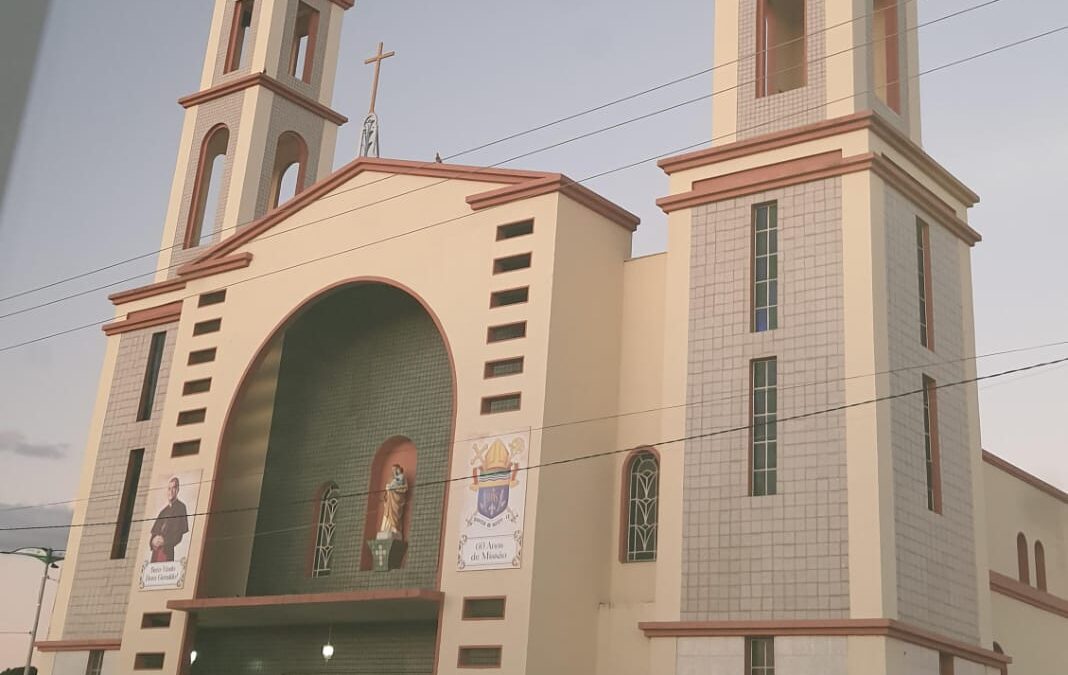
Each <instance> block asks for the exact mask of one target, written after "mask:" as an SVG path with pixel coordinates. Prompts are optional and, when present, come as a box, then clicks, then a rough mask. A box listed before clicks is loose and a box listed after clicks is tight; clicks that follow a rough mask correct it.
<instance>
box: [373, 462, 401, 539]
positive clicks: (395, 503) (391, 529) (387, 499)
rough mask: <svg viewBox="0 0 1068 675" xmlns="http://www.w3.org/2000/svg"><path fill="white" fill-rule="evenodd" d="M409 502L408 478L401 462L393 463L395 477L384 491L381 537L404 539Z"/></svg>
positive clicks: (379, 530) (379, 533) (379, 535)
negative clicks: (406, 511) (405, 512)
mask: <svg viewBox="0 0 1068 675" xmlns="http://www.w3.org/2000/svg"><path fill="white" fill-rule="evenodd" d="M407 503H408V479H407V478H405V477H404V469H403V468H402V467H401V465H400V464H394V465H393V478H392V479H390V481H389V483H387V484H386V490H385V492H383V493H382V525H381V527H379V528H378V538H379V539H387V538H391V539H403V538H404V537H403V531H402V527H403V523H404V507H405V506H406V505H407Z"/></svg>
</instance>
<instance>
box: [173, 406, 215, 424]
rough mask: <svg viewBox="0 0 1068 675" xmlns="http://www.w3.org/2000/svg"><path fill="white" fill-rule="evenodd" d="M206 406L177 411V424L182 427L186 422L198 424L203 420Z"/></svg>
mask: <svg viewBox="0 0 1068 675" xmlns="http://www.w3.org/2000/svg"><path fill="white" fill-rule="evenodd" d="M207 412H208V411H207V409H206V408H197V409H196V410H183V411H182V412H180V413H178V426H180V427H184V426H185V425H187V424H200V423H201V422H203V421H204V417H205V416H206V415H207Z"/></svg>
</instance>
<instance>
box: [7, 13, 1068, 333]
mask: <svg viewBox="0 0 1068 675" xmlns="http://www.w3.org/2000/svg"><path fill="white" fill-rule="evenodd" d="M1065 30H1068V25H1063V26H1059V27H1057V28H1054V29H1051V30H1047V31H1044V32H1042V33H1038V34H1035V35H1031V36H1029V37H1026V38H1022V39H1020V40H1016V41H1013V42H1010V43H1007V44H1004V45H1000V46H998V47H994V48H992V49H988V50H985V51H983V52H979V53H977V54H972V55H970V56H967V57H963V58H960V59H956V60H954V61H951V62H948V63H945V64H942V65H940V66H936V67H934V68H930V69H927V70H924V71H921V72H919V73H916V74H915V75H911V76H909V78H907V79H913V78H919V77H922V76H924V75H929V74H931V73H934V72H938V71H941V70H945V69H947V68H950V67H953V66H958V65H961V64H963V63H967V62H969V61H973V60H975V59H978V58H982V57H984V56H988V55H990V54H994V53H997V52H1000V51H1004V50H1006V49H1010V48H1013V47H1018V46H1020V45H1023V44H1026V43H1029V42H1033V41H1035V40H1038V39H1041V38H1044V37H1048V36H1050V35H1053V34H1056V33H1060V32H1063V31H1065ZM891 84H893V83H891ZM870 93H872V92H871V91H870V90H867V91H862V92H856V93H854V94H850V95H847V96H843V97H840V98H838V99H833V100H829V101H825V102H822V103H819V104H817V105H814V106H811V107H809V108H806V109H803V110H799V111H794V112H791V113H790V114H789V115H786V116H784V117H781V118H777V119H772V120H768V121H765V122H761V123H759V124H757V125H754V126H752V127H748V128H746V129H739V130H736V131H735V132H732V133H731V134H729V135H731V136H733V135H734V134H735V133H737V132H739V131H749V130H754V129H758V128H761V127H764V126H767V125H769V124H773V123H774V122H776V121H782V120H784V119H788V118H790V117H795V116H797V115H801V114H804V113H806V112H810V111H812V110H817V109H819V108H823V107H826V106H829V105H832V104H834V103H840V102H843V101H846V100H849V99H852V98H855V97H857V96H862V95H866V94H870ZM719 138H720V137H714V138H712V139H708V140H704V141H700V142H697V143H693V144H691V145H687V146H685V147H682V148H676V149H674V150H671V151H668V152H666V153H660V154H657V155H654V156H652V157H646V158H643V159H641V160H638V161H635V162H632V163H629V164H625V165H622V166H618V167H615V168H612V169H608V170H605V171H602V172H600V173H596V174H592V175H589V176H586V177H584V178H582V179H580V180H576V181H573V182H574V183H576V184H582V183H586V182H589V181H591V180H595V179H597V178H601V177H604V176H606V175H609V174H612V173H617V172H619V171H624V170H627V169H631V168H634V167H636V166H640V165H642V164H645V163H648V162H650V161H655V160H657V159H661V158H663V157H668V156H671V155H674V154H678V153H681V152H685V151H687V150H691V149H694V148H697V147H700V146H704V145H707V144H708V143H710V142H714V141H716V140H719ZM472 173H477V172H472ZM450 180H454V179H451V178H449V179H443V180H441V181H438V182H435V183H430V184H427V185H422V186H419V187H417V188H413V189H411V190H408V191H405V192H401V193H398V194H396V195H391V196H389V197H386V198H383V199H381V200H378V201H375V202H371V203H368V204H362V205H359V206H356V207H353V208H351V209H347V210H345V211H340V212H338V213H334V214H331V215H329V216H325V217H323V218H319V219H314V220H310V221H307V222H304V223H301V224H299V225H296V226H293V227H290V228H287V229H282V230H278V231H276V232H267V233H265V234H262V235H260V236H259V237H258V240H264V239H269V238H271V237H274V236H279V235H282V234H287V233H289V232H292V231H295V230H298V229H302V228H304V227H308V226H310V225H313V224H316V223H320V222H324V221H327V220H332V219H334V218H338V217H340V216H343V215H347V214H349V213H352V212H355V211H359V210H362V209H364V208H368V207H370V206H375V205H378V204H381V203H384V202H387V201H391V200H393V199H397V198H399V197H403V196H407V195H408V194H411V193H413V192H418V191H421V190H424V189H427V188H430V187H434V186H436V185H440V184H441V183H444V182H448V181H450ZM335 194H336V193H335ZM498 207H499V205H498V206H490V207H487V208H486V209H482V210H481V211H470V212H467V213H463V214H460V215H458V216H456V217H453V218H449V219H446V220H441V221H437V222H434V223H430V224H427V225H424V226H421V227H418V228H415V229H413V230H407V231H404V232H399V233H396V234H393V235H390V236H388V237H384V238H382V239H377V240H373V241H370V242H364V243H363V244H360V245H357V246H354V247H351V248H348V249H344V250H341V251H335V252H332V253H329V254H326V255H323V256H319V257H317V258H313V259H310V260H305V261H300V262H297V263H294V264H293V265H289V266H286V267H281V268H278V269H275V270H271V271H268V272H265V273H263V274H260V275H254V276H251V277H245V278H244V279H240V280H237V281H234V282H232V283H230V284H226V285H224V286H221V287H220V288H229V287H233V286H237V285H239V284H242V283H246V282H248V281H254V280H257V279H260V278H263V277H265V276H269V275H272V274H277V273H279V272H285V271H288V270H291V269H295V268H297V267H302V266H304V265H308V264H314V263H317V262H321V261H323V260H326V259H329V258H333V257H336V256H339V255H345V254H347V253H352V252H353V251H356V250H359V249H362V248H366V247H368V246H372V245H375V244H381V243H385V242H388V241H393V240H395V239H399V238H402V237H405V236H409V235H412V234H417V233H419V232H423V231H426V230H428V229H431V228H433V227H438V226H440V225H445V224H448V223H451V222H455V221H457V220H462V219H464V218H468V217H471V216H474V215H478V214H484V213H486V212H487V211H489V210H490V209H494V208H498ZM194 295H196V294H191V295H187V296H183V298H190V297H194ZM112 320H114V317H113V316H112V317H108V318H106V319H101V320H98V321H93V322H90V323H86V324H81V325H78V326H74V327H72V328H68V329H64V330H60V331H56V332H53V333H49V334H46V335H43V336H39V337H36V338H31V339H28V340H24V341H22V342H17V343H12V344H8V345H4V346H3V347H0V352H5V351H9V350H12V349H17V348H21V347H25V346H27V345H31V344H35V343H37V342H41V341H44V340H50V339H53V338H56V337H60V336H62V335H67V334H70V333H74V332H78V331H81V330H85V329H87V328H92V327H95V326H101V325H103V324H105V323H107V322H109V321H112Z"/></svg>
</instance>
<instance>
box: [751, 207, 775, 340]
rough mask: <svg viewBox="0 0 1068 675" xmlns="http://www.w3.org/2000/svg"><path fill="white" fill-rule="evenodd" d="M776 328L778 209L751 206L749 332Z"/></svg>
mask: <svg viewBox="0 0 1068 675" xmlns="http://www.w3.org/2000/svg"><path fill="white" fill-rule="evenodd" d="M778 327H779V208H778V205H777V204H776V203H775V202H770V203H768V204H758V205H757V206H755V207H753V332H756V333H761V332H763V331H766V330H774V329H776V328H778Z"/></svg>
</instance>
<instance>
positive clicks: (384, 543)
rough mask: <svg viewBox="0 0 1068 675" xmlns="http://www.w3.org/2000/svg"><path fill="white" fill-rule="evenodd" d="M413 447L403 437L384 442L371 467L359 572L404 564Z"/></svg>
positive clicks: (413, 475)
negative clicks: (364, 544)
mask: <svg viewBox="0 0 1068 675" xmlns="http://www.w3.org/2000/svg"><path fill="white" fill-rule="evenodd" d="M415 465H416V448H415V444H414V443H412V441H411V439H409V438H407V437H406V436H393V437H391V438H389V439H387V440H386V441H385V442H384V443H383V444H382V445H381V446H379V448H378V450H377V451H376V452H375V456H374V460H373V462H372V464H371V474H370V485H369V486H368V495H367V516H366V518H365V520H364V541H365V542H366V547H365V548H364V550H363V552H362V555H361V557H360V569H362V570H371V569H373V570H375V571H386V570H391V569H397V568H399V567H400V566H401V565H402V564H403V563H404V554H405V553H406V552H407V549H408V544H409V542H408V537H407V535H408V531H409V529H410V523H411V511H412V509H411V501H412V496H413V490H412V488H413V480H414V478H415Z"/></svg>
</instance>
